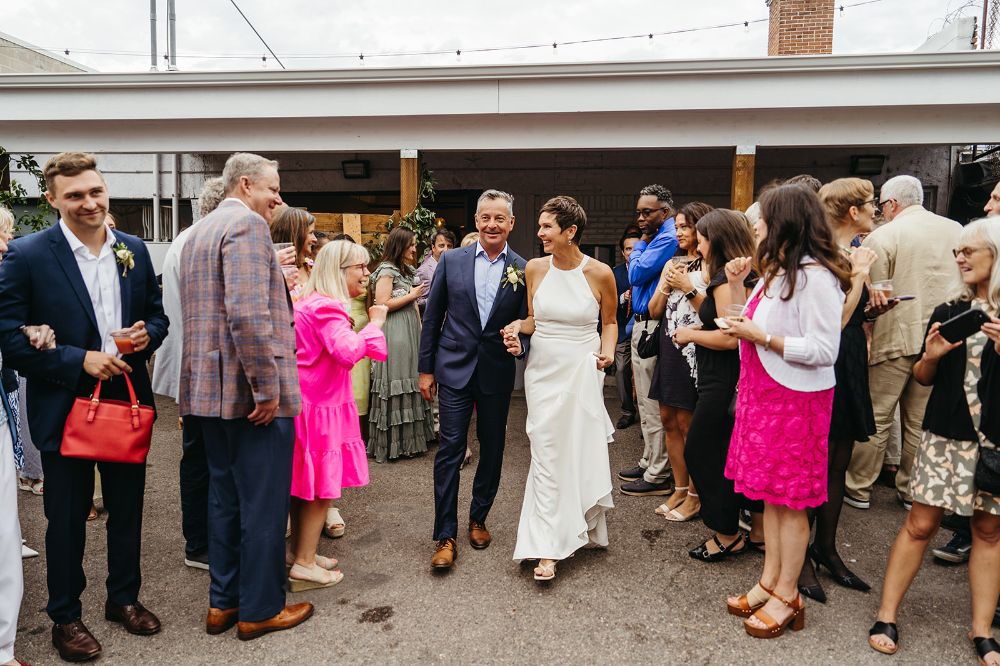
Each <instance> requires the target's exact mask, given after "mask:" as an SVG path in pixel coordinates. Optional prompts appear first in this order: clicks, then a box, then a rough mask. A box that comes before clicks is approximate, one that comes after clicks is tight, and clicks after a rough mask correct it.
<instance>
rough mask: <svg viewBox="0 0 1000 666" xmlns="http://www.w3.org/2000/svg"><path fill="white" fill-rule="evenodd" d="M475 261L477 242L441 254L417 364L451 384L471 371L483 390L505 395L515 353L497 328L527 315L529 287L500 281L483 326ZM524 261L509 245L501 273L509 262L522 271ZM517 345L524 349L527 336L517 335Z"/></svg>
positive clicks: (460, 384)
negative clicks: (518, 342) (519, 336)
mask: <svg viewBox="0 0 1000 666" xmlns="http://www.w3.org/2000/svg"><path fill="white" fill-rule="evenodd" d="M475 261H476V245H470V246H468V247H463V248H458V249H456V250H449V251H448V252H445V253H444V254H443V255H441V259H440V261H439V262H438V265H437V269H435V271H434V280H433V281H432V282H431V289H430V294H429V295H428V297H427V309H426V310H425V311H424V323H423V328H422V329H421V331H420V360H419V363H418V369H419V371H420V372H421V373H433V374H434V380H435V381H436V382H437V383H439V384H444V385H445V386H450V387H451V388H455V389H463V388H465V387H466V386H467V385H468V384H469V381H470V380H471V379H472V376H473V374H475V375H476V380H477V383H478V386H479V389H480V390H481V391H482V392H483V393H486V394H494V393H507V394H509V393H510V392H511V391H513V390H514V369H515V365H514V357H513V356H512V355H511V354H510V353H509V352H508V351H507V348H506V347H505V346H504V344H503V337H502V336H501V335H500V329H501V328H503V327H504V326H506V325H507V324H509V323H510V322H512V321H514V320H515V319H524V318H525V317H527V316H528V288H527V286H526V285H523V284H521V285H517V289H516V290H515V289H514V285H510V284H508V285H507V286H504V285H503V280H501V281H500V288H499V290H498V291H497V295H496V299H495V300H494V301H493V309H492V310H491V312H490V316H489V318H488V319H487V320H486V326H485V328H484V327H483V326H482V324H481V322H480V320H479V305H478V303H477V301H476V268H475V266H476V264H475ZM525 263H526V262H525V261H524V259H522V258H521V257H520V256H519V255H518V254H517V253H515V252H514V251H513V250H512V249H510V246H509V245H508V246H507V260H506V262H505V264H504V274H505V275H506V272H507V266H511V265H513V266H516V267H517V268H519V269H521V270H522V271H523V270H524V266H525ZM521 344H522V346H523V347H524V352H523V353H524V354H526V353H527V352H528V337H527V336H521ZM477 370H478V372H477Z"/></svg>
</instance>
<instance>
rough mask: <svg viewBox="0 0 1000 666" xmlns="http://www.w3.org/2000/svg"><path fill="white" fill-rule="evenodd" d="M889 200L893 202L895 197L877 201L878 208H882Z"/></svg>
mask: <svg viewBox="0 0 1000 666" xmlns="http://www.w3.org/2000/svg"><path fill="white" fill-rule="evenodd" d="M890 201H891V202H893V203H896V200H895V199H886V200H885V201H879V202H878V208H884V207H885V206H886V205H888V203H889V202H890Z"/></svg>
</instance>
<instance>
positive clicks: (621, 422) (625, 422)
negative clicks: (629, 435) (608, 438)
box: [615, 414, 635, 430]
mask: <svg viewBox="0 0 1000 666" xmlns="http://www.w3.org/2000/svg"><path fill="white" fill-rule="evenodd" d="M633 425H635V417H634V416H633V415H631V414H624V415H622V417H621V418H620V419H618V423H616V424H615V428H617V429H618V430H624V429H625V428H628V427H630V426H633Z"/></svg>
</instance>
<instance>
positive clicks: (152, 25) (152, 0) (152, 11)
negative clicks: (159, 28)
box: [149, 0, 158, 72]
mask: <svg viewBox="0 0 1000 666" xmlns="http://www.w3.org/2000/svg"><path fill="white" fill-rule="evenodd" d="M149 71H151V72H155V71H158V68H157V66H156V0H149Z"/></svg>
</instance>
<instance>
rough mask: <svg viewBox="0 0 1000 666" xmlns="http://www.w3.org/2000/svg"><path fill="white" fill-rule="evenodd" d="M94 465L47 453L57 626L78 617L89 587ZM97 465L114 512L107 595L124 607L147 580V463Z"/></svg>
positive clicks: (52, 603) (51, 610) (49, 568)
mask: <svg viewBox="0 0 1000 666" xmlns="http://www.w3.org/2000/svg"><path fill="white" fill-rule="evenodd" d="M94 465H95V463H94V462H93V461H91V460H78V459H76V458H66V457H64V456H63V455H62V454H60V453H59V452H57V451H56V452H52V451H43V452H42V471H43V472H44V473H45V494H44V495H43V496H42V500H43V504H44V506H45V517H46V519H48V527H47V528H46V531H45V557H46V575H47V577H48V586H49V603H48V606H46V611H47V612H48V614H49V617H50V618H52V621H53V622H55V623H56V624H66V623H68V622H72V621H74V620H78V619H80V615H81V612H82V609H81V605H80V595H81V594H83V590H84V589H85V588H86V587H87V578H86V576H85V575H84V573H83V553H84V544H85V543H86V537H87V514H88V513H90V506H91V504H92V502H93V499H94ZM96 465H97V468H98V469H99V470H100V472H101V485H102V487H103V489H104V508H105V509H106V510H107V513H108V518H107V535H108V579H107V583H106V584H107V592H108V596H107V599H108V601H110V602H111V603H113V604H118V605H122V606H125V605H130V604H134V603H135V602H136V601H138V598H139V586H140V584H141V582H142V577H141V575H140V573H139V554H140V550H141V539H142V503H143V493H144V491H145V488H146V466H145V465H129V464H124V463H105V462H100V463H96Z"/></svg>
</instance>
